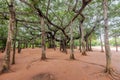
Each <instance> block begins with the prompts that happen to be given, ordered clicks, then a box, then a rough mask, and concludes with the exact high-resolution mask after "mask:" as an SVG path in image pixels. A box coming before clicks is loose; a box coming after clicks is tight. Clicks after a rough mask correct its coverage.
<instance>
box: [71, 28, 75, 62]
mask: <svg viewBox="0 0 120 80" xmlns="http://www.w3.org/2000/svg"><path fill="white" fill-rule="evenodd" d="M70 34H71V36H70V59H72V60H74V59H75V57H74V40H73V28H72V26H70Z"/></svg>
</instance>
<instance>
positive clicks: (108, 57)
mask: <svg viewBox="0 0 120 80" xmlns="http://www.w3.org/2000/svg"><path fill="white" fill-rule="evenodd" d="M103 9H104V32H105V36H104V37H105V39H104V40H105V53H106V70H105V72H106V73H109V74H110V73H111V51H110V46H109V39H108V17H107V16H108V14H107V12H108V1H107V0H103Z"/></svg>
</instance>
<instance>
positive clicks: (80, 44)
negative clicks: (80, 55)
mask: <svg viewBox="0 0 120 80" xmlns="http://www.w3.org/2000/svg"><path fill="white" fill-rule="evenodd" d="M79 50H80V52H82V49H81V38H80V39H79Z"/></svg>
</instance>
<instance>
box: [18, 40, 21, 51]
mask: <svg viewBox="0 0 120 80" xmlns="http://www.w3.org/2000/svg"><path fill="white" fill-rule="evenodd" d="M18 53H21V41H20V40H19V41H18Z"/></svg>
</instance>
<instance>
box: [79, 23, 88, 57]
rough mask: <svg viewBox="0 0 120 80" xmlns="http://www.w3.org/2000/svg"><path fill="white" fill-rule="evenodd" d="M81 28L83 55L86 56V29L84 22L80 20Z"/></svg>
mask: <svg viewBox="0 0 120 80" xmlns="http://www.w3.org/2000/svg"><path fill="white" fill-rule="evenodd" d="M80 28H81V45H82V55H84V56H86V55H87V54H86V49H85V46H86V45H85V44H86V43H85V39H84V29H83V22H81V21H80Z"/></svg>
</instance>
